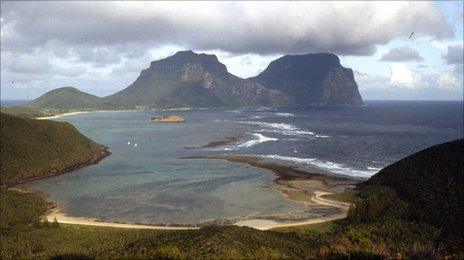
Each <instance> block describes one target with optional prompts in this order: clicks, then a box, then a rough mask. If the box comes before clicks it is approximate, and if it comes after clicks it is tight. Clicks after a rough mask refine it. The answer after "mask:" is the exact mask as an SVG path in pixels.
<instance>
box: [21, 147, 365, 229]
mask: <svg viewBox="0 0 464 260" xmlns="http://www.w3.org/2000/svg"><path fill="white" fill-rule="evenodd" d="M182 159H221V160H228V161H230V162H235V163H247V164H249V165H251V166H253V167H260V168H264V169H269V170H271V171H272V172H274V174H276V175H277V178H276V179H274V181H273V182H274V185H275V187H270V188H276V189H278V190H279V191H280V192H282V195H283V196H284V197H285V198H286V199H288V200H292V201H295V202H298V203H304V204H310V205H320V206H328V207H333V208H336V209H337V212H335V213H324V214H323V215H322V216H318V217H313V218H304V219H298V220H294V221H279V220H276V218H272V217H259V216H253V215H251V216H243V217H238V218H231V219H225V220H221V219H218V220H214V221H209V222H203V223H196V224H187V225H182V224H175V223H171V224H166V225H164V224H143V223H130V222H118V221H103V220H99V219H95V218H90V217H89V218H87V217H73V216H69V215H67V214H65V213H62V212H60V207H59V205H58V204H56V203H54V202H50V201H48V202H49V203H50V204H52V205H54V206H52V207H51V208H50V209H49V210H48V211H47V213H46V215H45V217H46V218H47V220H48V221H49V222H52V221H54V219H55V218H56V220H57V221H58V223H63V224H73V225H86V226H99V227H113V228H133V229H153V230H192V229H199V228H202V227H206V226H210V225H235V226H246V227H251V228H255V229H258V230H269V229H273V228H279V227H294V226H301V225H309V224H316V223H323V222H328V221H333V220H338V219H343V218H345V217H346V216H347V214H348V211H349V208H350V205H351V204H349V203H345V202H341V201H337V200H332V199H328V198H324V196H326V195H329V194H333V193H334V192H332V191H334V190H337V189H338V188H340V186H343V187H345V186H351V185H354V184H356V183H357V182H356V181H355V180H350V179H347V178H340V177H334V176H326V175H324V174H320V173H311V172H305V171H302V170H298V169H295V167H292V166H284V165H279V164H276V163H273V162H268V161H266V160H265V159H264V158H259V157H251V156H230V157H229V156H218V157H184V158H182ZM12 189H15V190H19V191H21V192H34V193H37V191H32V190H27V189H26V190H24V189H18V188H12ZM45 199H46V198H45Z"/></svg>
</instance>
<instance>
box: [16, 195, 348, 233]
mask: <svg viewBox="0 0 464 260" xmlns="http://www.w3.org/2000/svg"><path fill="white" fill-rule="evenodd" d="M16 190H20V189H16ZM20 191H21V192H30V191H25V190H20ZM329 194H332V193H331V192H325V191H315V192H314V196H312V197H311V201H312V202H314V203H316V204H318V205H326V206H334V207H338V208H340V209H342V211H341V212H340V213H337V214H329V215H327V216H322V217H318V218H310V219H302V220H297V221H286V222H278V221H275V220H271V219H265V218H249V219H247V218H243V219H241V220H238V221H236V222H235V223H233V224H232V225H234V226H246V227H251V228H254V229H258V230H269V229H273V228H279V227H294V226H301V225H309V224H316V223H322V222H327V221H332V220H337V219H342V218H345V217H346V216H347V213H348V210H349V207H350V204H348V203H344V202H339V201H335V200H330V199H327V198H323V197H322V196H325V195H329ZM45 217H46V218H47V220H48V221H49V222H52V221H54V220H55V219H56V220H57V221H58V223H62V224H73V225H85V226H98V227H114V228H133V229H155V230H193V229H200V228H201V227H204V226H206V225H201V224H198V225H188V226H187V225H185V226H182V225H176V226H174V225H171V226H169V225H150V224H138V223H126V222H109V221H102V220H98V219H95V218H83V217H73V216H68V215H66V214H64V213H61V212H60V208H59V206H56V204H55V207H53V208H52V209H51V210H49V212H48V213H47V215H46V216H45Z"/></svg>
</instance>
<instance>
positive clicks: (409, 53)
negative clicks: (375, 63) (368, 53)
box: [380, 46, 424, 62]
mask: <svg viewBox="0 0 464 260" xmlns="http://www.w3.org/2000/svg"><path fill="white" fill-rule="evenodd" d="M423 59H424V58H422V56H420V54H419V53H418V52H417V51H415V50H413V49H411V48H409V47H408V46H403V47H398V48H394V49H391V50H390V51H388V52H387V53H385V54H384V55H382V58H381V59H380V60H382V61H396V62H400V61H422V60H423Z"/></svg>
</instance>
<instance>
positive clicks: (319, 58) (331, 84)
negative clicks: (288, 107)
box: [249, 53, 363, 106]
mask: <svg viewBox="0 0 464 260" xmlns="http://www.w3.org/2000/svg"><path fill="white" fill-rule="evenodd" d="M249 80H251V81H255V82H258V83H260V84H262V85H264V86H266V87H267V88H269V89H275V90H279V91H281V92H283V93H285V94H288V95H289V96H290V97H292V98H293V99H294V100H295V101H296V103H297V104H298V105H301V106H308V105H309V106H311V105H331V106H353V105H354V106H357V105H362V104H363V102H362V99H361V95H360V94H359V91H358V86H357V84H356V81H355V80H354V76H353V71H352V70H351V69H348V68H344V67H343V66H342V65H341V64H340V60H339V58H338V57H337V56H336V55H334V54H330V53H317V54H306V55H286V56H283V57H281V58H279V59H277V60H275V61H272V62H271V63H270V64H269V66H268V67H267V68H266V70H264V71H263V72H262V73H260V74H259V75H258V76H256V77H253V78H250V79H249Z"/></svg>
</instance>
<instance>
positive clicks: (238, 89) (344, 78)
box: [27, 51, 363, 110]
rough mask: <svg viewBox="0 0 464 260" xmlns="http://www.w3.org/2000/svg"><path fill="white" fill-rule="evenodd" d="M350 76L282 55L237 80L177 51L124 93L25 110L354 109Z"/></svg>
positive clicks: (68, 90)
mask: <svg viewBox="0 0 464 260" xmlns="http://www.w3.org/2000/svg"><path fill="white" fill-rule="evenodd" d="M362 104H363V102H362V99H361V95H360V94H359V91H358V86H357V84H356V82H355V80H354V76H353V71H352V70H351V69H349V68H345V67H343V66H342V65H341V64H340V60H339V58H338V57H337V56H336V55H334V54H330V53H317V54H306V55H286V56H283V57H281V58H279V59H277V60H274V61H272V62H271V63H270V64H269V66H268V67H267V68H266V69H265V70H264V71H263V72H262V73H260V74H259V75H258V76H256V77H252V78H248V79H242V78H240V77H237V76H235V75H233V74H231V73H229V72H228V71H227V68H226V66H225V65H224V64H222V63H221V62H219V60H218V59H217V57H216V56H215V55H210V54H197V53H194V52H193V51H180V52H177V53H176V54H174V55H173V56H170V57H167V58H165V59H161V60H157V61H153V62H151V64H150V67H149V68H147V69H144V70H142V72H141V73H140V75H139V77H138V78H137V79H136V80H135V81H134V82H133V83H132V84H131V85H130V86H128V87H127V88H125V89H123V90H121V91H119V92H117V93H114V94H112V95H110V96H107V97H103V98H100V97H97V96H93V95H90V94H87V93H84V92H81V91H79V90H77V89H75V88H72V87H63V88H58V89H54V90H52V91H50V92H48V93H45V94H44V95H42V96H40V97H39V98H37V99H36V100H34V101H32V102H30V103H29V104H27V106H29V107H31V108H34V109H41V110H46V109H50V110H74V109H128V108H176V107H244V106H245V107H246V106H359V105H362Z"/></svg>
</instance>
